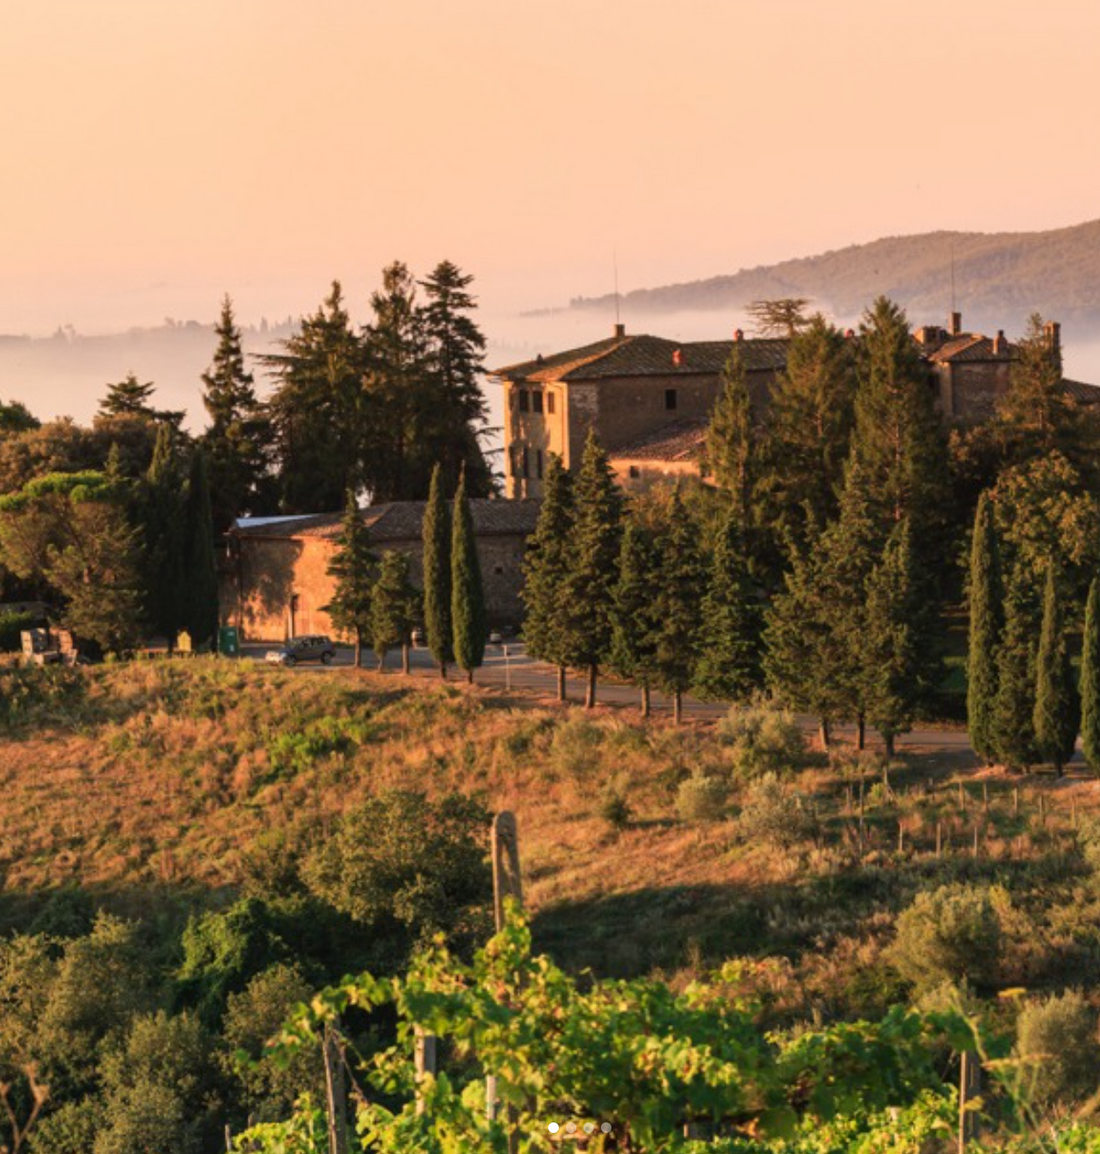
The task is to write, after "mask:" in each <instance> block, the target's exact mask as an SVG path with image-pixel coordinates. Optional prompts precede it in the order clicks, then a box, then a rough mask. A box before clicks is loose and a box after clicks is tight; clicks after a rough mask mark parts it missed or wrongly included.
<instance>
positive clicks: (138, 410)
mask: <svg viewBox="0 0 1100 1154" xmlns="http://www.w3.org/2000/svg"><path fill="white" fill-rule="evenodd" d="M155 391H156V385H154V384H153V382H152V381H146V382H145V383H144V384H143V383H142V382H141V381H139V380H138V379H137V376H136V374H134V373H127V374H126V376H125V377H123V379H122V380H121V381H116V382H115V383H114V384H112V385H108V386H107V395H106V396H105V397H104V398H103V400H101V401H100V402H99V411H100V413H101V414H102V415H103V416H105V417H148V418H150V419H154V418H155V417H156V413H157V411H156V409H154V408H153V406H152V405H151V404H150V403H149V401H150V400H151V398H152V396H153V393H154V392H155Z"/></svg>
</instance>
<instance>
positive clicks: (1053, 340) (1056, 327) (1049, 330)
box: [1043, 321, 1062, 353]
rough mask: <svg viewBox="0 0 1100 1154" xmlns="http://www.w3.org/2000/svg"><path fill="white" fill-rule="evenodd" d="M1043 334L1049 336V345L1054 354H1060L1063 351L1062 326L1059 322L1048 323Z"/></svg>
mask: <svg viewBox="0 0 1100 1154" xmlns="http://www.w3.org/2000/svg"><path fill="white" fill-rule="evenodd" d="M1043 332H1045V333H1046V335H1047V344H1048V345H1050V351H1051V352H1052V353H1060V352H1061V351H1062V326H1061V325H1060V324H1059V323H1058V322H1057V321H1047V323H1046V324H1045V325H1043Z"/></svg>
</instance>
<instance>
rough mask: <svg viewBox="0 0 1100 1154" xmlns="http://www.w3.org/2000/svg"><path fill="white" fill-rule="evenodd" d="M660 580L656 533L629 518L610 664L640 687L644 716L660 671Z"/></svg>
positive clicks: (622, 548)
mask: <svg viewBox="0 0 1100 1154" xmlns="http://www.w3.org/2000/svg"><path fill="white" fill-rule="evenodd" d="M661 580H662V573H661V566H660V557H659V555H658V552H657V546H656V542H655V540H654V538H653V534H652V533H651V532H650V531H649V529H647V528H646V527H645V526H643V525H641V524H639V523H638V521H637V520H636V519H635V518H633V517H631V518H628V519H627V522H626V527H625V528H624V530H623V537H622V544H621V546H620V549H619V568H618V581H617V583H616V585H615V599H614V603H613V606H612V613H611V653H610V657H609V663H610V665H611V667H612V669H614V670H615V672H616V673H617V674H619V676H621V677H626V678H629V679H630V680H631V681H633V682H634V683H635V684H637V685H638V686H640V688H641V691H642V716H643V717H648V716H649V691H650V686H651V685H652V684H653V682H654V680H655V678H656V672H657V670H656V649H657V625H658V623H657V619H656V616H655V612H654V595H653V591H654V589H655V588H656V587H657V585H658V584H659V582H660V581H661Z"/></svg>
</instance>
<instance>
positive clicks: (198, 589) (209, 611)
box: [183, 449, 220, 650]
mask: <svg viewBox="0 0 1100 1154" xmlns="http://www.w3.org/2000/svg"><path fill="white" fill-rule="evenodd" d="M183 525H184V533H185V543H186V562H185V567H184V571H185V575H186V582H185V585H184V600H183V605H184V625H185V627H186V629H187V631H188V633H190V634H191V641H192V643H193V644H194V645H195V646H196V648H202V647H207V646H208V647H209V648H210V649H211V650H215V649H216V648H217V644H218V622H219V620H220V618H219V611H218V568H217V562H216V560H215V557H214V523H213V520H212V519H211V516H210V485H209V483H208V481H207V477H206V455H205V454H204V453H203V451H202V450H201V449H196V450H195V451H194V453H193V454H192V455H191V468H190V473H189V476H188V479H187V494H186V498H185V502H184V511H183Z"/></svg>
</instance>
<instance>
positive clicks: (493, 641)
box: [489, 629, 504, 645]
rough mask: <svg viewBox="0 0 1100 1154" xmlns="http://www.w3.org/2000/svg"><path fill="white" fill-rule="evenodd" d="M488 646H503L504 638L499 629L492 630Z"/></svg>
mask: <svg viewBox="0 0 1100 1154" xmlns="http://www.w3.org/2000/svg"><path fill="white" fill-rule="evenodd" d="M489 644H490V645H503V644H504V636H503V634H502V633H501V632H500V630H499V629H494V630H493V631H492V632H491V633H490V634H489Z"/></svg>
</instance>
